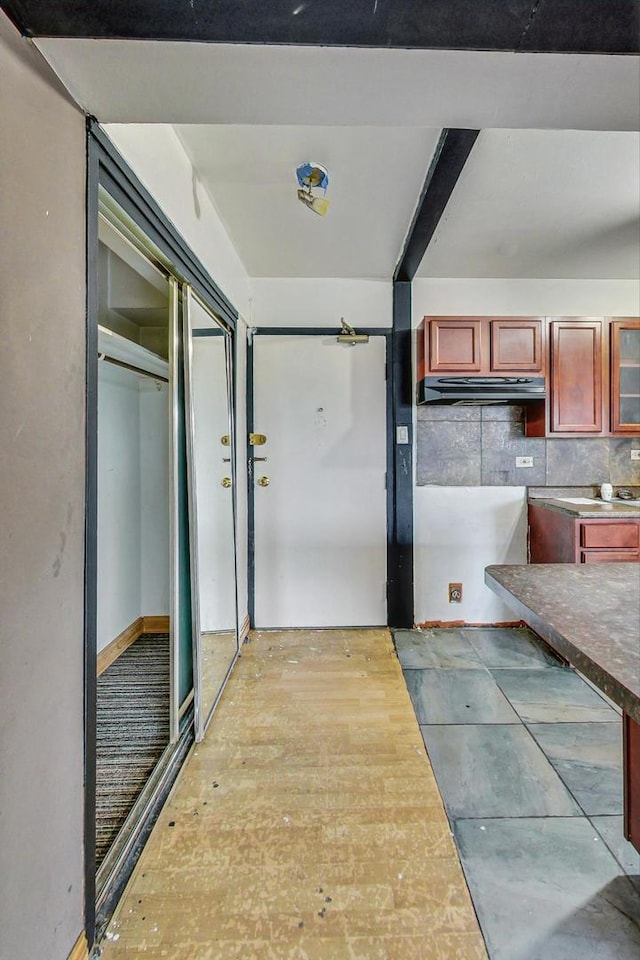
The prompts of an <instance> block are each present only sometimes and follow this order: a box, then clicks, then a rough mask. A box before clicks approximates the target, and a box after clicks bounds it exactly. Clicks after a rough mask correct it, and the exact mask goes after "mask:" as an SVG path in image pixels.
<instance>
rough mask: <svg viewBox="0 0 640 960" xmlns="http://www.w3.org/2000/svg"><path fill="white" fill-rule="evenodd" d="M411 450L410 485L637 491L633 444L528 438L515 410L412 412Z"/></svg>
mask: <svg viewBox="0 0 640 960" xmlns="http://www.w3.org/2000/svg"><path fill="white" fill-rule="evenodd" d="M416 447H417V482H418V486H427V485H430V484H438V485H443V486H465V487H469V486H557V487H565V486H576V485H580V486H592V485H598V484H601V483H603V482H605V481H608V482H609V483H612V484H613V485H614V486H625V485H627V486H637V485H640V461H635V460H631V456H630V452H631V450H632V449H638V448H640V439H637V438H635V439H634V438H626V437H623V438H613V437H585V438H582V437H579V438H576V439H569V438H565V439H557V440H545V439H529V438H528V437H525V435H524V411H523V409H522V407H512V406H498V405H496V406H469V407H466V406H462V407H448V406H441V407H428V406H427V407H418V416H417V431H416ZM516 457H531V458H532V461H533V465H532V466H530V467H516Z"/></svg>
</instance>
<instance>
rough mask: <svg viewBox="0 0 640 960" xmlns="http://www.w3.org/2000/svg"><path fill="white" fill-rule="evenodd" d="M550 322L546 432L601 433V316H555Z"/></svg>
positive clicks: (603, 359)
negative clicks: (547, 423)
mask: <svg viewBox="0 0 640 960" xmlns="http://www.w3.org/2000/svg"><path fill="white" fill-rule="evenodd" d="M550 326H551V336H550V347H551V385H550V387H551V389H550V393H551V400H550V403H551V410H550V416H549V430H550V433H551V435H553V434H557V433H572V434H581V435H582V434H599V433H602V432H603V398H604V391H603V384H604V375H605V366H604V363H605V353H604V348H603V335H602V328H603V320H602V318H600V317H598V318H589V319H585V320H575V319H572V318H563V319H560V318H558V319H555V320H552V321H551V324H550Z"/></svg>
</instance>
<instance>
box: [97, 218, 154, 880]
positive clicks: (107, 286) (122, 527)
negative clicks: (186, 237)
mask: <svg viewBox="0 0 640 960" xmlns="http://www.w3.org/2000/svg"><path fill="white" fill-rule="evenodd" d="M99 237H100V242H99V247H98V267H99V269H98V292H99V297H98V303H99V311H98V322H99V328H98V355H99V358H100V363H99V369H98V483H97V487H98V491H97V493H98V504H97V520H98V533H97V548H98V551H97V552H98V556H97V672H98V681H97V701H96V724H97V729H96V865H97V866H98V867H100V866H101V865H102V863H103V861H104V860H105V858H107V856H108V854H109V850H110V849H111V847H112V845H113V842H114V840H115V839H116V837H117V836H118V835H119V833H120V832H121V830H122V828H123V827H124V825H125V823H126V822H127V818H128V817H129V815H130V814H131V812H132V810H133V808H134V805H135V804H136V801H137V800H138V798H139V797H140V795H141V793H142V792H143V790H144V788H145V785H146V783H147V781H148V780H149V777H150V776H151V774H152V772H153V770H154V768H155V766H156V764H157V762H158V760H159V759H160V757H161V756H162V753H163V751H164V750H165V748H166V747H167V745H168V743H169V739H170V706H171V696H170V692H171V670H170V661H171V647H170V610H171V545H170V456H171V455H170V447H171V416H170V414H171V390H170V377H171V371H170V364H169V342H170V339H169V338H170V317H171V312H170V302H171V287H170V283H169V280H168V278H167V276H166V274H165V273H163V271H161V270H160V269H159V268H158V267H157V266H155V265H154V264H153V263H151V262H150V260H148V259H147V258H146V257H145V256H144V255H143V253H142V252H141V251H140V250H138V249H136V248H135V247H134V246H133V245H132V244H131V243H130V242H128V241H127V240H126V239H125V237H123V236H122V235H121V234H120V233H119V232H118V231H117V230H116V229H115V228H114V227H113V226H112V225H111V224H110V223H109V222H108V221H107V220H105V219H102V220H101V222H100V230H99Z"/></svg>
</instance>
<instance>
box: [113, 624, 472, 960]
mask: <svg viewBox="0 0 640 960" xmlns="http://www.w3.org/2000/svg"><path fill="white" fill-rule="evenodd" d="M133 957H138V958H141V957H146V958H153V960H156V958H158V960H160V958H170V960H240V958H241V960H285V958H286V960H416V958H420V960H422V958H425V960H453V958H455V960H481V958H484V960H486V952H485V948H484V944H483V940H482V936H481V934H480V931H479V928H478V924H477V921H476V918H475V914H474V912H473V908H472V905H471V900H470V898H469V894H468V891H467V888H466V885H465V882H464V878H463V875H462V870H461V867H460V863H459V860H458V857H457V854H456V850H455V846H454V843H453V839H452V837H451V834H450V830H449V825H448V822H447V819H446V816H445V813H444V809H443V807H442V802H441V799H440V795H439V793H438V789H437V787H436V784H435V780H434V777H433V773H432V771H431V767H430V765H429V762H428V760H427V758H426V755H425V751H424V746H423V743H422V738H421V736H420V730H419V728H418V726H417V722H416V719H415V716H414V713H413V709H412V707H411V704H410V701H409V696H408V694H407V691H406V688H405V685H404V681H403V678H402V673H401V671H400V666H399V664H398V662H397V660H396V658H395V654H394V651H393V645H392V642H391V638H390V636H389V634H388V632H387V631H386V630H349V631H345V630H341V631H339V630H330V631H329V630H327V631H295V632H280V633H262V634H261V633H256V634H253V635H252V639H251V641H250V642H249V643H248V644H246V645H245V646H244V647H243V650H242V656H241V659H240V660H239V662H238V664H237V666H236V669H235V671H234V674H233V676H232V677H231V679H230V681H229V683H228V684H227V687H226V689H225V692H224V694H223V696H222V699H221V702H220V705H219V707H218V710H217V711H216V714H215V716H214V719H213V722H212V724H211V727H210V729H209V732H208V734H207V738H206V740H205V741H204V743H202V744H199V745H198V746H197V747H196V748H195V749H194V751H193V752H192V754H191V756H190V758H189V759H188V761H187V763H186V764H185V767H184V768H183V771H182V773H181V775H180V778H179V780H178V783H177V785H176V787H175V788H174V791H173V793H172V795H171V797H170V799H169V801H168V803H167V805H166V807H165V809H164V811H163V812H162V814H161V816H160V818H159V821H158V823H157V824H156V827H155V829H154V831H153V833H152V835H151V838H150V840H149V842H148V844H147V847H146V849H145V850H144V853H143V854H142V857H141V858H140V861H139V863H138V865H137V867H136V870H135V872H134V875H133V877H132V880H131V882H130V884H129V887H128V889H127V891H126V893H125V895H124V897H123V900H122V902H121V904H120V906H119V907H118V910H117V912H116V914H115V916H114V918H113V920H112V922H111V925H110V927H109V930H108V931H107V939H106V940H105V944H104V953H103V960H124V958H133Z"/></svg>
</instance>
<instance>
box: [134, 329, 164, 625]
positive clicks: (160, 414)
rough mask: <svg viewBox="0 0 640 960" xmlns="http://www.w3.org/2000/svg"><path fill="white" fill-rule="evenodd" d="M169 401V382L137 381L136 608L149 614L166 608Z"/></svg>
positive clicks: (155, 613) (154, 613)
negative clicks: (138, 488)
mask: <svg viewBox="0 0 640 960" xmlns="http://www.w3.org/2000/svg"><path fill="white" fill-rule="evenodd" d="M165 339H166V331H165ZM170 402H171V398H170V391H169V386H168V384H162V385H160V382H159V381H155V380H149V379H143V380H140V382H139V384H138V415H139V418H140V442H139V448H140V449H139V454H140V455H139V463H140V610H141V615H142V616H151V617H157V616H162V615H165V616H168V615H169V612H170V606H171V604H170V598H171V561H170V557H171V553H170V550H171V543H170V522H169V510H170V502H169V475H170V463H169V405H170Z"/></svg>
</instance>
